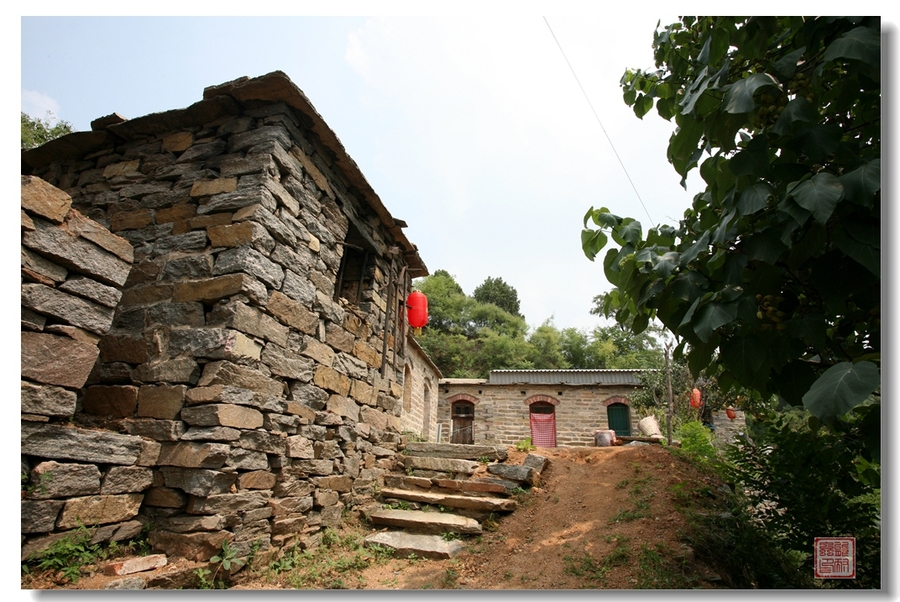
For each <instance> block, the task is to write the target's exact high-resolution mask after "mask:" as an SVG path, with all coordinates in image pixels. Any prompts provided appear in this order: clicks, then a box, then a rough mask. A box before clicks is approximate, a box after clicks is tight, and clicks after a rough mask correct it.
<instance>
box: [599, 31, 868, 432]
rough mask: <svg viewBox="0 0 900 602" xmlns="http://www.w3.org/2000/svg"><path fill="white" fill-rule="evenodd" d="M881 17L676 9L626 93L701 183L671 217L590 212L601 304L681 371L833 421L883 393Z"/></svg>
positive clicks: (628, 76)
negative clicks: (662, 127)
mask: <svg viewBox="0 0 900 602" xmlns="http://www.w3.org/2000/svg"><path fill="white" fill-rule="evenodd" d="M880 46H881V43H880V21H879V19H878V18H877V17H867V18H838V17H821V18H803V17H700V18H694V17H682V18H681V20H680V21H679V22H678V23H674V24H672V25H669V26H666V27H665V28H663V29H661V30H657V32H656V34H655V37H654V41H653V48H654V55H655V60H656V67H657V69H656V70H654V71H640V70H628V71H626V73H625V75H624V76H623V78H622V81H621V85H622V88H623V91H624V100H625V102H626V103H627V104H629V105H631V106H632V107H633V109H634V112H635V114H636V115H637V116H638V117H640V118H643V116H644V115H646V114H647V113H648V112H649V111H650V110H651V109H652V108H653V107H654V106H655V107H656V111H657V113H658V114H659V115H660V116H662V117H663V118H664V119H667V120H674V122H675V132H674V133H673V134H672V136H671V138H670V140H669V146H668V149H667V156H668V158H669V161H670V162H671V163H672V165H673V167H674V168H675V170H676V171H677V172H678V173H679V174H680V175H681V176H682V178H683V180H682V183H684V179H685V178H686V177H687V175H688V173H689V172H691V171H692V170H694V169H699V173H700V176H701V177H702V179H703V181H704V182H705V184H706V189H705V190H704V191H703V192H701V193H700V194H698V195H696V196H695V197H694V200H693V204H692V206H691V207H690V208H689V209H687V210H686V211H685V212H684V217H683V218H682V219H681V220H680V222H679V224H678V226H677V227H673V226H668V225H659V226H656V227H654V228H650V229H649V230H648V231H647V233H646V236H645V235H644V232H643V230H642V227H641V224H640V223H639V222H637V221H636V220H634V219H632V218H629V217H619V216H617V215H613V214H612V213H610V212H609V211H608V210H607V209H606V208H600V209H595V208H593V207H592V208H591V209H590V210H589V211H588V212H587V214H586V216H585V220H584V222H585V229H584V230H583V233H582V246H583V249H584V252H585V254H586V255H587V256H588V257H589V258H590V259H591V260H593V259H594V258H595V257H596V256H597V255H598V254H599V253H600V252H601V250H602V249H603V248H604V247H605V246H606V245H607V243H608V242H609V238H612V240H613V241H614V242H615V243H616V245H617V248H616V247H613V248H610V249H609V250H608V251H607V252H606V255H605V257H604V260H603V267H604V272H605V275H606V278H607V279H608V280H609V281H610V282H611V283H612V284H613V285H614V287H615V288H614V289H613V290H612V291H611V292H610V293H608V294H607V295H605V297H604V299H603V302H604V305H603V312H604V313H605V314H606V315H608V316H615V317H616V318H617V320H618V321H620V322H625V323H628V324H630V325H631V326H632V328H633V329H634V331H635V332H640V331H642V330H643V329H644V328H645V327H646V326H647V324H648V323H649V322H650V321H651V320H652V319H654V318H656V319H658V320H659V321H660V322H662V324H663V325H664V326H665V327H666V328H667V329H668V330H670V331H671V332H672V333H674V334H675V335H676V336H677V337H678V338H679V346H678V348H677V349H676V356H684V357H685V358H686V359H687V362H688V366H689V367H690V369H691V372H692V373H693V374H694V375H697V374H699V373H700V372H701V371H702V370H706V371H707V372H708V373H709V374H713V375H715V376H716V377H717V378H718V383H719V385H720V386H721V387H722V388H723V389H726V390H727V389H728V388H729V387H731V386H732V385H734V384H739V385H742V386H744V387H747V388H749V389H753V390H755V391H757V392H758V393H759V394H760V395H761V396H763V397H766V396H769V395H772V394H774V395H778V396H780V397H781V398H783V399H785V400H787V401H788V402H790V403H791V404H793V405H805V406H806V407H807V408H808V409H809V411H810V412H811V413H812V414H813V415H814V416H816V417H817V418H819V419H822V420H825V421H833V420H834V419H835V418H836V417H837V416H839V415H841V414H844V413H846V412H847V411H848V410H849V409H851V408H853V407H855V406H857V405H859V404H860V403H862V402H863V401H864V400H866V399H867V397H868V396H869V395H870V394H871V393H873V392H876V390H877V389H878V388H879V386H880V372H879V368H878V366H879V365H880V350H881V334H880V333H881V325H880V288H881V265H880V250H881V243H880V224H881V220H880V211H881V177H880V173H881V134H880V130H881V119H880V115H881V89H880Z"/></svg>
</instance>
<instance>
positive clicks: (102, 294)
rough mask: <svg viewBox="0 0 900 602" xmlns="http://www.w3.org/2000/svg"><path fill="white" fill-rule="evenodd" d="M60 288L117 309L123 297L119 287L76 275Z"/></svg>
mask: <svg viewBox="0 0 900 602" xmlns="http://www.w3.org/2000/svg"><path fill="white" fill-rule="evenodd" d="M59 290H61V291H65V292H67V293H72V294H73V295H80V296H82V297H84V298H85V299H88V300H90V301H94V302H95V303H99V304H100V305H104V306H106V307H111V308H113V309H115V308H116V307H117V306H118V304H119V301H120V300H121V299H122V293H121V291H119V289H117V288H113V287H111V286H107V285H105V284H100V283H99V282H97V281H95V280H91V279H90V278H83V277H78V276H76V277H74V278H70V279H69V280H66V281H65V282H63V283H62V284H60V285H59Z"/></svg>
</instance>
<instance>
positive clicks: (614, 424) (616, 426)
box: [606, 403, 631, 437]
mask: <svg viewBox="0 0 900 602" xmlns="http://www.w3.org/2000/svg"><path fill="white" fill-rule="evenodd" d="M628 414H629V412H628V406H627V405H625V404H624V403H613V404H610V405H609V406H608V407H607V408H606V417H607V420H608V421H609V428H610V429H612V430H614V431H616V437H630V436H631V419H630V417H629V415H628Z"/></svg>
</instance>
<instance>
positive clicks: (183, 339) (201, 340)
mask: <svg viewBox="0 0 900 602" xmlns="http://www.w3.org/2000/svg"><path fill="white" fill-rule="evenodd" d="M168 339H169V353H170V354H171V355H179V354H184V353H188V354H190V355H191V356H193V357H205V358H209V359H228V360H235V361H240V360H248V359H250V360H258V359H259V355H260V352H261V350H262V347H261V346H260V345H258V344H257V343H255V342H254V341H253V340H252V339H250V338H249V337H247V336H246V335H245V334H244V333H242V332H240V331H237V330H230V329H227V328H186V329H174V330H170V331H169V336H168Z"/></svg>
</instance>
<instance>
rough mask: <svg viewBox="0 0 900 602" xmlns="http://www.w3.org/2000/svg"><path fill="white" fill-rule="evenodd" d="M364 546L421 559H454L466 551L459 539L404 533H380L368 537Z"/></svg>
mask: <svg viewBox="0 0 900 602" xmlns="http://www.w3.org/2000/svg"><path fill="white" fill-rule="evenodd" d="M363 544H364V545H365V546H366V547H371V546H382V547H385V548H390V549H392V550H393V551H394V554H396V555H397V556H401V557H409V556H413V555H415V556H417V557H420V558H436V559H445V558H453V557H454V556H456V555H457V554H459V553H460V552H462V551H463V550H464V549H465V544H464V543H463V542H461V541H459V540H458V539H452V540H450V541H447V540H445V539H444V538H442V537H441V536H440V535H424V534H422V533H406V532H404V531H380V532H378V533H375V534H374V535H370V536H368V537H366V539H365V540H364V542H363Z"/></svg>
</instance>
